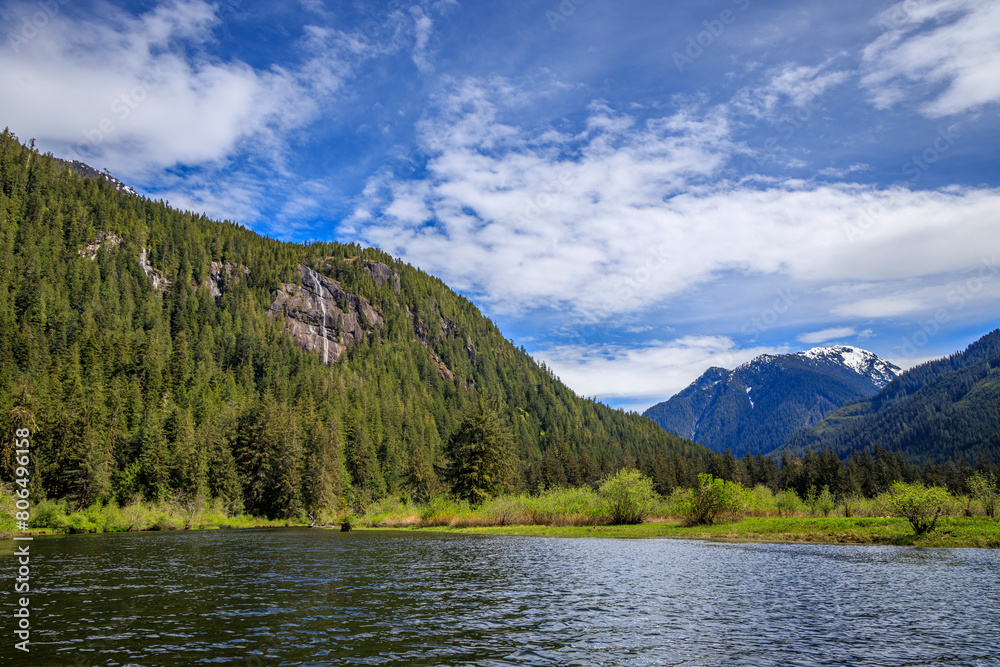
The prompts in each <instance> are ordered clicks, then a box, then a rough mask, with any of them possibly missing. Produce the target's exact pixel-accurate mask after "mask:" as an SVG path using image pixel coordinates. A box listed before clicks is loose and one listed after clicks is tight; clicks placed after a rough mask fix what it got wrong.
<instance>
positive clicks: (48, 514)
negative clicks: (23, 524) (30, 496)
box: [30, 498, 68, 530]
mask: <svg viewBox="0 0 1000 667" xmlns="http://www.w3.org/2000/svg"><path fill="white" fill-rule="evenodd" d="M30 525H31V527H32V528H52V529H53V530H66V529H67V528H68V525H67V523H66V501H65V500H49V499H48V498H46V499H45V500H43V501H41V502H40V503H38V504H37V505H35V509H34V511H33V512H32V513H31V524H30Z"/></svg>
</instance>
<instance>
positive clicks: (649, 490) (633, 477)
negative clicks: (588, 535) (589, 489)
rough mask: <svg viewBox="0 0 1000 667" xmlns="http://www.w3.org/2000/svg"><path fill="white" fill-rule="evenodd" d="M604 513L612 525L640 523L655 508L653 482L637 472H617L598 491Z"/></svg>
mask: <svg viewBox="0 0 1000 667" xmlns="http://www.w3.org/2000/svg"><path fill="white" fill-rule="evenodd" d="M599 493H600V496H601V500H602V501H603V509H604V513H605V514H607V515H608V517H609V518H610V519H611V523H612V524H614V525H627V524H637V523H642V520H643V519H645V518H646V516H648V515H649V514H650V512H652V511H653V508H654V507H655V506H656V492H655V491H654V490H653V480H652V479H650V478H649V477H646V476H645V475H643V474H642V473H641V472H639V471H638V470H619V471H618V473H617V474H615V476H614V477H611V478H610V479H608V480H607V481H605V482H604V483H603V484H601V488H600V490H599Z"/></svg>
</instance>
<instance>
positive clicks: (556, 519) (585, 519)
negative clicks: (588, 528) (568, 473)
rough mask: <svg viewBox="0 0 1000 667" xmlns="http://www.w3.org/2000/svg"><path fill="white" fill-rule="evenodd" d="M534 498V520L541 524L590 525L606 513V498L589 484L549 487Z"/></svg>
mask: <svg viewBox="0 0 1000 667" xmlns="http://www.w3.org/2000/svg"><path fill="white" fill-rule="evenodd" d="M533 500H534V503H533V506H532V507H531V509H532V512H533V515H534V516H533V520H534V521H535V523H539V524H545V525H561V526H568V525H572V526H580V525H590V524H594V523H599V522H600V521H601V518H602V516H604V514H605V507H604V498H603V497H602V496H601V495H600V494H598V493H596V492H595V491H594V490H593V489H592V488H590V487H589V486H584V487H578V488H559V489H549V490H548V491H545V492H544V493H542V494H540V495H539V496H538V497H537V498H534V499H533Z"/></svg>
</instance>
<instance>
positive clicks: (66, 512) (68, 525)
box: [0, 499, 308, 539]
mask: <svg viewBox="0 0 1000 667" xmlns="http://www.w3.org/2000/svg"><path fill="white" fill-rule="evenodd" d="M2 501H3V499H0V504H2ZM29 514H30V516H31V518H30V521H29V524H28V525H29V528H30V530H29V531H19V532H21V533H24V532H30V533H33V534H36V535H37V534H50V533H113V532H128V531H144V530H201V529H212V528H262V527H276V526H294V525H303V521H301V520H298V521H296V520H271V519H266V518H264V517H255V516H250V515H247V514H242V513H233V512H230V511H228V510H227V508H226V507H225V506H224V505H223V504H222V503H221V502H218V501H216V502H212V503H208V502H204V503H178V502H171V501H159V502H149V501H143V500H137V501H135V502H133V503H130V504H128V505H126V506H125V507H119V506H118V504H117V503H115V502H113V501H112V502H109V503H107V504H95V505H91V506H90V507H86V508H82V509H73V508H71V507H69V506H68V504H67V503H66V501H64V500H43V501H42V502H40V503H39V504H38V505H37V506H34V507H32V508H31V510H30V512H29ZM3 516H4V519H5V520H4V521H3V522H2V525H0V539H8V538H10V537H12V536H13V535H14V534H16V533H15V524H14V522H13V513H12V512H9V511H8V512H4V513H3ZM305 523H306V525H307V524H308V522H307V521H306V522H305Z"/></svg>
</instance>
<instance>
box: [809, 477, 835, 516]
mask: <svg viewBox="0 0 1000 667" xmlns="http://www.w3.org/2000/svg"><path fill="white" fill-rule="evenodd" d="M814 506H815V508H816V510H818V511H820V512H822V513H823V516H830V512H832V511H833V510H835V509H837V499H836V498H834V497H833V493H831V492H830V487H829V486H827V485H825V484H824V485H823V490H822V491H820V492H819V495H818V496H817V497H816V503H815V505H814Z"/></svg>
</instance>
